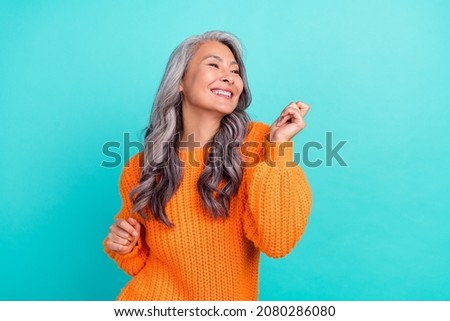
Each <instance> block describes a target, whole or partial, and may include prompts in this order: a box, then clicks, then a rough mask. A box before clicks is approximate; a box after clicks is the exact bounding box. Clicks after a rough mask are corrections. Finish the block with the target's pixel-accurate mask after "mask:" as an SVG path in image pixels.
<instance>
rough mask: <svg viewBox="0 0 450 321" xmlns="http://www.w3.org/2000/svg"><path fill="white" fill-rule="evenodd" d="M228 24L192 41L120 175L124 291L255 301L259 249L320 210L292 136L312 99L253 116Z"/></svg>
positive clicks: (272, 246) (116, 245) (113, 253)
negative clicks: (268, 117) (265, 118)
mask: <svg viewBox="0 0 450 321" xmlns="http://www.w3.org/2000/svg"><path fill="white" fill-rule="evenodd" d="M250 101H251V96H250V90H249V87H248V84H247V78H246V73H245V67H244V64H243V60H242V51H241V47H240V44H239V42H238V40H237V39H236V38H235V37H234V36H233V35H231V34H229V33H225V32H220V31H212V32H207V33H204V34H202V35H200V36H192V37H190V38H188V39H186V40H185V41H183V42H182V43H181V44H180V45H179V46H178V47H177V48H176V49H175V50H174V52H173V53H172V55H171V56H170V59H169V62H168V64H167V66H166V70H165V73H164V76H163V79H162V81H161V84H160V87H159V90H158V92H157V94H156V97H155V100H154V103H153V108H152V113H151V117H150V123H149V126H148V129H147V132H146V136H145V147H144V151H143V152H142V153H139V154H137V155H135V156H134V157H132V158H131V159H130V160H129V161H128V163H127V164H126V165H125V167H124V169H123V171H122V174H121V177H120V183H119V185H120V193H121V197H122V201H123V203H122V208H121V210H120V211H119V213H118V214H117V216H116V219H115V221H114V223H113V224H112V225H111V227H110V232H109V234H108V236H107V238H106V239H105V241H104V246H105V251H106V252H107V254H108V255H109V256H110V257H111V258H112V259H113V260H115V261H116V262H117V264H118V266H119V267H120V268H122V269H123V270H124V271H125V272H126V273H128V274H129V275H131V276H132V279H131V280H130V282H129V283H128V284H127V285H126V286H125V287H124V288H123V289H122V291H121V293H120V294H119V296H118V299H119V300H164V301H169V300H182V301H187V300H208V301H210V300H256V299H257V294H258V291H257V284H258V280H257V277H258V265H259V257H260V252H261V251H262V252H264V253H265V254H266V255H268V256H270V257H282V256H284V255H286V254H287V253H289V251H290V250H291V249H292V248H293V247H294V245H295V244H296V242H297V241H298V240H299V239H300V236H301V235H302V233H303V231H304V229H305V226H306V223H307V218H308V215H309V212H310V208H311V194H310V188H309V186H308V183H307V181H306V178H305V176H304V174H303V172H302V170H301V169H300V167H299V166H298V165H296V164H295V163H293V161H292V160H293V143H292V141H291V139H292V137H293V136H294V135H296V134H297V133H298V132H299V131H301V130H302V129H303V128H304V127H305V121H304V117H305V115H306V113H307V112H308V109H309V107H308V106H307V105H306V104H304V103H301V102H296V103H291V104H289V105H288V106H287V107H286V108H284V109H283V110H282V112H281V114H280V116H279V117H278V118H277V120H276V121H275V122H274V123H273V124H272V125H271V126H270V127H269V126H268V125H266V124H263V123H260V122H251V121H250V120H249V117H248V115H247V114H246V112H245V109H246V108H247V107H248V106H249V104H250Z"/></svg>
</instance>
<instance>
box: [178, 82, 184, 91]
mask: <svg viewBox="0 0 450 321" xmlns="http://www.w3.org/2000/svg"><path fill="white" fill-rule="evenodd" d="M178 90H179V91H180V93H181V92H182V91H183V82H182V81H180V85H179V86H178Z"/></svg>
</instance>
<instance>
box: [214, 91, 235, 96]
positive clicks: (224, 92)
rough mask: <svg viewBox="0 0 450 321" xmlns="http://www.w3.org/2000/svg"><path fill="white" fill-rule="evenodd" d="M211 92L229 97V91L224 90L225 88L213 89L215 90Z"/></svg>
mask: <svg viewBox="0 0 450 321" xmlns="http://www.w3.org/2000/svg"><path fill="white" fill-rule="evenodd" d="M213 93H215V94H216V95H220V96H227V97H231V93H230V92H229V91H225V90H220V89H215V90H213Z"/></svg>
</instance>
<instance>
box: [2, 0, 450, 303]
mask: <svg viewBox="0 0 450 321" xmlns="http://www.w3.org/2000/svg"><path fill="white" fill-rule="evenodd" d="M448 17H450V2H448V1H446V0H441V1H439V0H423V1H407V0H398V1H395V0H394V1H391V0H376V1H375V0H368V1H356V0H355V1H350V0H347V1H333V0H327V1H325V0H322V1H320V0H319V1H317V0H315V1H313V0H309V1H260V0H259V1H235V0H229V1H226V2H223V1H206V0H205V1H159V2H156V1H111V0H109V1H104V0H102V1H67V0H65V1H33V0H30V1H12V0H11V1H4V0H3V1H1V2H0V117H1V127H0V133H1V139H0V150H1V155H2V157H1V158H0V175H1V177H0V178H1V184H0V195H1V196H0V197H1V209H0V211H1V222H0V244H1V255H0V260H1V264H0V275H1V285H0V299H1V300H113V299H114V298H115V297H116V295H117V294H118V292H119V290H120V288H121V287H122V286H123V285H124V284H125V283H126V282H127V281H128V277H127V276H126V275H125V274H124V273H123V272H122V271H120V270H119V269H118V268H117V267H116V265H115V263H114V262H113V261H111V260H109V259H108V258H107V256H106V255H105V253H104V252H103V248H102V241H103V239H104V237H105V236H106V234H107V230H108V226H109V225H110V224H111V223H112V219H113V216H114V215H115V214H116V212H117V211H118V210H119V208H120V199H119V194H118V189H117V184H118V178H119V174H120V170H121V166H122V165H123V162H122V163H121V164H120V166H118V167H115V168H105V167H102V166H101V163H102V161H110V160H111V158H108V157H106V156H105V155H103V154H102V146H103V144H105V143H106V142H108V141H117V142H123V135H124V133H130V134H131V138H132V139H133V140H138V139H139V137H140V136H139V135H140V130H141V129H142V128H144V127H145V125H146V122H147V119H148V115H149V111H150V106H151V102H152V99H153V97H154V94H155V91H156V89H157V86H158V84H159V81H160V79H161V76H162V72H163V69H164V67H165V64H166V62H167V58H168V56H169V54H170V53H171V51H172V50H173V49H174V48H175V46H176V45H177V44H178V43H179V42H181V41H182V40H183V39H184V38H186V37H187V36H189V35H192V34H199V33H202V32H204V31H207V30H212V29H222V30H227V31H231V32H233V33H235V34H236V35H237V36H238V37H239V38H240V39H241V41H242V43H243V45H244V49H245V61H246V64H247V68H248V76H249V82H250V87H251V89H252V93H253V103H252V105H251V107H250V108H249V114H250V115H251V117H252V118H253V119H255V120H259V121H264V122H266V123H268V124H270V123H272V121H273V120H274V119H275V118H276V117H277V115H278V114H279V112H280V111H281V109H282V108H283V107H284V106H285V105H286V104H287V103H289V102H290V101H292V100H302V101H305V102H307V103H309V104H310V105H311V111H310V113H309V114H308V116H307V123H308V126H307V128H306V129H305V130H304V131H303V132H301V133H300V134H299V135H298V136H296V137H295V150H296V151H297V152H301V150H302V145H304V144H305V143H307V142H310V141H316V142H319V143H320V144H322V145H324V144H325V134H326V132H332V134H333V145H336V144H337V143H338V142H339V141H347V143H346V144H345V145H344V147H343V148H342V149H341V151H340V153H339V154H340V155H341V156H342V157H343V159H344V160H345V161H346V163H347V164H348V166H347V167H342V166H339V164H337V163H336V162H333V165H332V166H325V164H324V163H323V164H322V165H321V166H319V167H315V168H311V167H306V166H303V169H304V171H305V173H306V175H307V177H308V179H309V181H310V184H311V187H312V190H313V197H314V201H313V210H312V213H311V216H310V220H309V224H308V226H307V230H306V233H305V234H304V236H303V238H302V240H301V241H300V242H299V243H298V245H297V246H296V248H295V249H294V250H293V252H291V254H290V255H288V256H287V257H285V258H282V259H278V260H273V259H269V258H267V257H265V256H263V257H262V262H261V269H260V270H261V273H260V299H261V300H449V299H450V273H449V271H450V250H449V249H450V233H449V227H450V216H449V214H450V201H449V197H448V188H449V178H450V177H449V170H448V165H449V161H448V160H449V157H450V149H449V144H448V134H447V132H448V128H449V126H448V122H449V119H450V117H449V116H450V112H449V109H450V103H449V101H450V91H449V85H450V81H449V73H450V65H449V62H448V61H449V54H450V50H449V49H450V43H449V39H450V20H449V19H448ZM122 146H123V145H122ZM117 151H119V152H120V153H123V150H122V149H117ZM135 152H137V149H133V150H132V151H131V153H132V154H134V153H135ZM310 156H311V159H313V160H314V159H324V158H325V154H324V150H319V151H317V150H314V151H312V153H311V155H310ZM301 166H302V164H301Z"/></svg>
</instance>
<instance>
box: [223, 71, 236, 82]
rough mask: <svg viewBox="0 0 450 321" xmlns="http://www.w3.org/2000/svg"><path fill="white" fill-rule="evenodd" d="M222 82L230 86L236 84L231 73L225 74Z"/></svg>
mask: <svg viewBox="0 0 450 321" xmlns="http://www.w3.org/2000/svg"><path fill="white" fill-rule="evenodd" d="M220 81H223V82H226V83H229V84H230V85H233V84H234V74H233V73H231V72H225V73H224V74H223V75H222V77H221V78H220Z"/></svg>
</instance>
